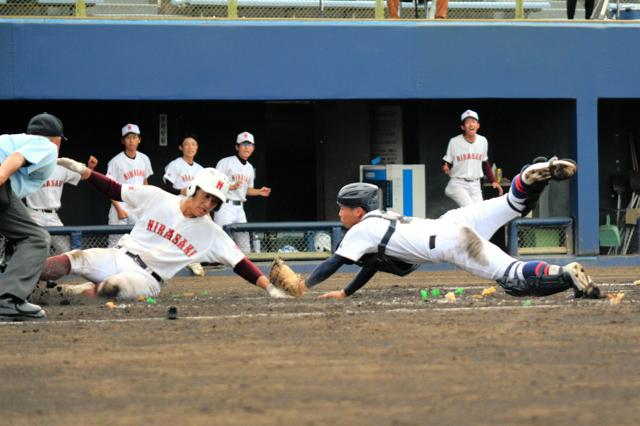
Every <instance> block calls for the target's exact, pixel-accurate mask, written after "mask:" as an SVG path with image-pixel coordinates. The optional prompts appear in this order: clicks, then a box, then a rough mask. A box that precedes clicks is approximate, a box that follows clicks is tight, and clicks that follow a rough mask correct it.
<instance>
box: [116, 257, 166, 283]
mask: <svg viewBox="0 0 640 426" xmlns="http://www.w3.org/2000/svg"><path fill="white" fill-rule="evenodd" d="M124 254H126V255H127V256H129V257H130V258H132V259H133V261H134V262H136V263H137V264H138V265H140V267H141V268H142V269H144V270H146V271H147V272H149V273H150V274H151V276H152V277H153V278H154V279H155V280H156V281H158V282H159V283H161V282H162V278H160V275H158V274H156V273H155V272H153V270H151V268H149V267H148V266H147V264H146V263H144V260H142V258H141V257H140V256H139V255H137V254H133V253H131V252H130V251H125V252H124Z"/></svg>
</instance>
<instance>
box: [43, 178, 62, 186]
mask: <svg viewBox="0 0 640 426" xmlns="http://www.w3.org/2000/svg"><path fill="white" fill-rule="evenodd" d="M62 185H64V181H63V180H59V179H50V180H48V181H46V182H45V183H44V184H43V185H42V186H41V188H48V187H51V186H57V187H60V186H62Z"/></svg>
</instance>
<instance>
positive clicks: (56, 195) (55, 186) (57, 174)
mask: <svg viewBox="0 0 640 426" xmlns="http://www.w3.org/2000/svg"><path fill="white" fill-rule="evenodd" d="M97 165H98V160H97V159H96V157H94V156H93V155H92V156H91V157H89V160H88V161H87V167H88V168H90V169H91V170H93V169H95V168H96V166H97ZM78 182H80V175H79V174H78V173H74V172H72V171H71V170H67V169H65V168H64V167H62V166H56V169H55V170H54V172H53V174H52V175H51V177H49V179H47V181H46V182H45V183H44V184H43V185H42V186H41V187H40V189H39V190H37V191H36V192H34V193H33V194H30V195H28V196H27V197H25V199H24V200H25V203H26V204H27V210H28V211H29V216H31V219H33V221H34V222H35V223H37V224H38V225H40V226H63V225H64V224H63V223H62V221H61V220H60V217H59V216H58V209H59V208H60V207H61V206H62V201H61V200H62V189H63V186H64V184H65V183H69V184H71V185H73V186H77V185H78ZM51 246H52V247H53V249H54V252H55V253H64V252H66V251H69V248H70V247H69V239H68V238H67V237H65V236H62V235H56V236H53V237H51Z"/></svg>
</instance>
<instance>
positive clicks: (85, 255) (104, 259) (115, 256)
mask: <svg viewBox="0 0 640 426" xmlns="http://www.w3.org/2000/svg"><path fill="white" fill-rule="evenodd" d="M65 254H66V256H67V257H68V258H69V260H70V262H71V273H74V274H78V275H82V276H83V277H84V278H85V279H87V280H89V281H91V282H93V283H95V284H100V283H102V282H104V281H106V280H109V282H110V283H112V284H117V285H118V286H119V287H120V293H118V298H119V299H134V298H136V297H138V296H145V297H149V296H151V297H155V296H157V295H158V294H159V293H160V288H161V284H160V283H159V282H158V281H157V280H156V279H155V278H153V277H152V276H151V273H149V272H148V271H147V270H145V269H143V268H142V267H141V266H140V265H138V264H137V263H136V262H135V261H134V260H133V259H132V258H131V257H129V256H127V255H126V254H125V253H124V251H123V250H122V249H117V248H94V249H87V250H72V251H70V252H68V253H65Z"/></svg>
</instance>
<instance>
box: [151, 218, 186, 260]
mask: <svg viewBox="0 0 640 426" xmlns="http://www.w3.org/2000/svg"><path fill="white" fill-rule="evenodd" d="M147 231H151V232H154V233H156V234H158V235H160V236H161V237H162V238H165V239H167V240H169V241H171V242H172V243H173V244H174V245H175V246H176V247H178V248H179V249H180V250H182V252H184V254H186V255H187V256H188V257H193V256H194V255H195V254H196V253H198V250H196V248H195V247H194V246H193V245H192V244H189V241H188V240H187V239H186V238H184V237H183V236H182V235H180V234H179V233H177V232H176V231H175V230H174V229H173V228H169V227H168V226H166V225H163V224H162V223H160V222H158V221H157V220H153V219H149V222H147Z"/></svg>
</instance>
